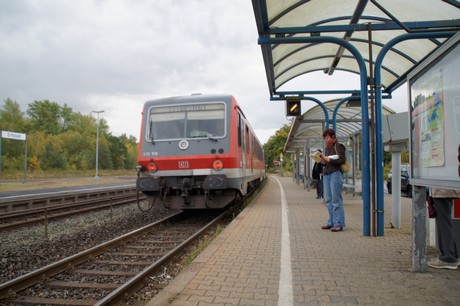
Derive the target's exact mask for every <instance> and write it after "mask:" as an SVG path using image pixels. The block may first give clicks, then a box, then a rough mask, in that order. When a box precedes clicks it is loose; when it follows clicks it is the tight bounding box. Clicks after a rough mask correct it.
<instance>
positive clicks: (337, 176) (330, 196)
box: [323, 171, 345, 227]
mask: <svg viewBox="0 0 460 306" xmlns="http://www.w3.org/2000/svg"><path fill="white" fill-rule="evenodd" d="M342 185H343V176H342V172H341V171H336V172H332V173H330V174H327V175H323V187H324V190H323V192H324V200H325V201H326V206H327V210H328V211H329V220H328V221H327V225H329V226H340V227H344V226H345V211H344V210H343V199H342Z"/></svg>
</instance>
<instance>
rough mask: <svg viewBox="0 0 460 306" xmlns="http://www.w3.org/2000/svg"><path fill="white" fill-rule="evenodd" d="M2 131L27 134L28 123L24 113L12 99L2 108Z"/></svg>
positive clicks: (0, 118)
mask: <svg viewBox="0 0 460 306" xmlns="http://www.w3.org/2000/svg"><path fill="white" fill-rule="evenodd" d="M0 130H3V131H10V132H19V133H26V132H27V121H26V118H25V115H24V112H22V111H21V107H20V106H19V104H18V103H17V102H16V101H13V100H11V99H10V98H8V99H6V100H5V101H4V104H3V107H2V108H0Z"/></svg>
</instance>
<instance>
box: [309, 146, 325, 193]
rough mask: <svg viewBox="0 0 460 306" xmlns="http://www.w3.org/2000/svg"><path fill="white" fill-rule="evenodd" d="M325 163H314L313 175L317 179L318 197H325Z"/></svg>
mask: <svg viewBox="0 0 460 306" xmlns="http://www.w3.org/2000/svg"><path fill="white" fill-rule="evenodd" d="M317 151H318V152H320V153H323V152H322V151H321V150H320V149H318V150H317ZM323 168H324V166H323V164H321V163H318V162H315V164H314V165H313V170H312V174H311V176H312V177H313V179H314V180H315V181H316V198H317V199H322V198H323Z"/></svg>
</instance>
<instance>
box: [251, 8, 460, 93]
mask: <svg viewBox="0 0 460 306" xmlns="http://www.w3.org/2000/svg"><path fill="white" fill-rule="evenodd" d="M252 2H253V8H254V13H255V19H256V24H257V29H258V32H259V41H260V39H263V38H290V39H297V38H302V37H315V36H317V37H321V36H328V37H336V38H339V39H341V40H345V41H347V42H349V43H350V44H352V45H353V46H354V47H355V48H356V49H357V50H359V52H360V54H361V55H362V56H363V58H364V60H365V62H366V65H367V72H368V74H369V72H370V71H371V69H369V68H370V67H369V63H373V64H374V63H375V62H374V61H375V58H376V57H377V55H378V54H379V52H380V50H381V49H382V48H383V46H385V44H386V43H388V42H389V41H390V40H391V39H393V38H395V37H397V36H400V35H402V34H406V33H421V32H425V33H426V32H442V31H458V30H459V29H460V19H459V18H460V2H459V1H452V0H404V1H400V0H378V1H377V0H346V1H344V0H310V1H308V0H304V1H298V0H284V1H280V0H253V1H252ZM446 40H447V38H432V39H416V40H414V39H411V40H407V41H402V42H400V43H398V44H397V45H395V46H394V47H393V48H392V49H391V51H390V52H388V53H387V54H386V56H385V58H384V60H383V62H382V70H381V86H382V90H383V92H387V93H391V92H392V91H394V89H396V88H398V87H399V86H400V85H402V84H403V83H404V82H405V81H406V76H407V74H408V72H410V71H411V70H412V69H413V68H414V67H415V66H416V65H417V64H418V63H419V62H421V61H422V60H423V59H424V58H425V57H427V56H428V55H429V54H431V53H432V52H433V51H434V50H435V49H437V48H438V47H439V46H440V45H441V44H442V43H443V42H445V41H446ZM370 46H372V48H370ZM261 47H262V53H263V58H264V63H265V70H266V75H267V80H268V86H269V90H270V95H271V97H272V98H273V97H276V96H279V95H280V93H277V89H279V88H280V87H281V86H282V85H283V84H285V83H287V82H289V81H290V80H293V79H295V78H296V77H299V76H301V75H304V74H307V73H311V72H315V71H323V72H324V73H326V74H329V75H332V74H333V73H334V71H336V70H342V71H347V72H351V73H357V74H359V72H360V71H359V66H358V63H357V61H356V59H355V57H354V56H353V55H352V53H350V51H348V49H346V48H344V47H342V46H340V45H338V44H335V43H299V42H293V43H286V42H283V43H280V44H263V43H261ZM302 90H305V88H302ZM281 95H282V94H281Z"/></svg>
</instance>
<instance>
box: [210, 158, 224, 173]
mask: <svg viewBox="0 0 460 306" xmlns="http://www.w3.org/2000/svg"><path fill="white" fill-rule="evenodd" d="M212 168H213V169H214V170H222V169H223V168H224V163H223V162H222V161H220V160H218V159H216V160H215V161H214V162H213V163H212Z"/></svg>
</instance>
